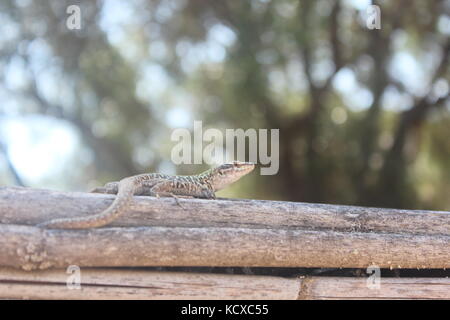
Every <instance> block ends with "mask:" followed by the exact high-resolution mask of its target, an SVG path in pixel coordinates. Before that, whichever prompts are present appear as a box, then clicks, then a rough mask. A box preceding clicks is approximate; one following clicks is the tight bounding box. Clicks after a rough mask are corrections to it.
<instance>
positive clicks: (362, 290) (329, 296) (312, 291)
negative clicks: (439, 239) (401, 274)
mask: <svg viewBox="0 0 450 320" xmlns="http://www.w3.org/2000/svg"><path fill="white" fill-rule="evenodd" d="M299 299H307V300H336V299H345V300H362V299H372V300H381V299H383V300H385V299H388V300H393V299H420V300H423V299H450V279H449V278H381V279H380V286H379V288H374V287H372V286H368V285H367V279H366V278H340V277H312V278H306V279H304V280H303V283H302V289H301V291H300V294H299Z"/></svg>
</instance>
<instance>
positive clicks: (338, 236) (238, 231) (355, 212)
mask: <svg viewBox="0 0 450 320" xmlns="http://www.w3.org/2000/svg"><path fill="white" fill-rule="evenodd" d="M112 199H113V197H111V196H106V195H91V194H85V193H61V192H54V191H46V190H35V189H26V188H2V189H1V190H0V222H1V223H2V224H0V243H1V244H2V245H1V246H0V265H1V266H9V267H17V268H23V269H26V270H33V269H45V268H50V267H57V268H65V267H67V266H68V265H70V264H75V265H78V266H80V267H105V266H114V267H119V266H246V267H255V266H258V267H327V268H333V267H336V268H365V267H367V266H369V265H376V266H379V267H380V268H449V267H450V231H449V228H450V223H449V222H450V220H449V217H450V214H448V213H447V212H429V211H402V210H391V209H375V208H372V209H368V208H360V207H345V206H332V205H315V204H296V203H292V202H277V201H258V200H217V201H212V200H210V201H208V200H198V199H181V200H180V202H181V206H179V205H177V204H176V203H175V201H174V199H155V198H151V197H137V199H136V204H134V205H133V207H132V208H131V210H130V213H129V214H126V215H125V216H124V217H122V218H121V219H120V220H119V221H117V222H115V223H114V224H113V225H112V226H107V227H104V228H98V229H90V230H46V229H40V228H37V227H34V226H30V224H31V225H34V224H36V223H39V222H42V221H45V220H48V219H50V218H53V217H64V216H65V217H67V216H75V215H87V214H92V213H93V212H98V211H99V210H102V209H104V208H105V207H107V206H108V205H109V204H110V202H111V200H112Z"/></svg>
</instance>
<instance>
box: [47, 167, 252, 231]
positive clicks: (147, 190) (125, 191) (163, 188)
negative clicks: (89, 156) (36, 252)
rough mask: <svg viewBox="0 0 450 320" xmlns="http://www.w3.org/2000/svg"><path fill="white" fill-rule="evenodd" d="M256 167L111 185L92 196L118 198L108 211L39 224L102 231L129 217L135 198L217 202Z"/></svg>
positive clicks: (158, 176)
mask: <svg viewBox="0 0 450 320" xmlns="http://www.w3.org/2000/svg"><path fill="white" fill-rule="evenodd" d="M254 167H255V164H254V163H250V162H239V161H235V162H232V163H226V164H223V165H220V166H219V167H217V168H214V169H210V170H207V171H205V172H203V173H201V174H198V175H193V176H172V175H165V174H160V173H149V174H140V175H137V176H133V177H128V178H125V179H123V180H121V181H119V182H110V183H107V184H106V185H105V186H104V187H102V188H96V189H94V190H92V192H96V193H112V194H117V196H116V199H115V200H114V201H113V203H112V204H111V206H109V208H107V209H106V210H104V211H102V212H100V213H98V214H94V215H92V216H87V217H75V218H66V219H53V220H50V221H47V222H44V223H41V224H39V225H38V226H39V227H43V228H51V229H87V228H96V227H101V226H104V225H106V224H109V223H111V222H112V221H114V220H116V219H117V218H118V217H119V216H120V215H122V214H123V213H125V212H126V211H127V210H128V208H129V207H130V205H131V202H132V201H133V196H134V195H149V196H156V197H160V196H163V197H165V196H172V197H175V199H176V197H177V196H190V197H196V198H205V199H215V192H216V191H218V190H221V189H223V188H225V187H226V186H228V185H229V184H231V183H233V182H235V181H237V180H239V179H240V178H241V177H242V176H244V175H246V174H248V173H250V172H251V171H252V170H253V169H254Z"/></svg>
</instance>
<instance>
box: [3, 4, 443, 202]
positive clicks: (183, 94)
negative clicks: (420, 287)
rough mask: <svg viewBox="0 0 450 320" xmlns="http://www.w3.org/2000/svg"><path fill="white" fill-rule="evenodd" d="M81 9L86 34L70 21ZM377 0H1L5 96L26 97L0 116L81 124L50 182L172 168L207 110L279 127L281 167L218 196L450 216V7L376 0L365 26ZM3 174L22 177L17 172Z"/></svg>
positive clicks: (7, 179)
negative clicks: (17, 73) (179, 145)
mask: <svg viewBox="0 0 450 320" xmlns="http://www.w3.org/2000/svg"><path fill="white" fill-rule="evenodd" d="M72 4H77V5H79V6H80V8H81V14H82V28H81V29H80V30H68V29H67V27H66V26H65V22H66V18H67V16H68V14H67V13H66V8H67V6H68V5H72ZM369 4H370V2H367V3H366V2H365V1H338V0H333V1H325V0H316V1H314V0H303V1H291V0H278V1H269V0H265V1H262V0H252V1H211V0H210V1H206V0H196V1H175V0H172V1H167V0H164V1H162V0H161V1H144V0H134V1H113V0H105V1H97V2H95V1H61V0H58V1H57V0H51V1H45V2H39V3H38V2H33V1H24V0H20V1H19V0H17V1H13V0H5V1H2V2H1V4H0V10H1V15H0V20H1V21H2V24H1V26H0V28H3V31H0V34H2V36H1V38H0V70H1V71H2V72H0V73H1V74H2V76H0V81H1V82H0V94H1V96H2V97H3V99H6V98H7V99H9V100H13V101H15V102H16V103H15V104H9V105H3V106H0V112H1V113H0V116H4V117H6V116H8V115H11V114H14V115H19V117H24V118H25V117H27V116H29V115H36V114H37V115H43V116H45V117H49V118H53V119H56V120H57V121H59V122H62V123H64V124H65V125H66V126H67V127H70V128H71V129H72V130H75V132H76V133H77V134H78V136H79V138H80V144H79V145H78V146H77V152H74V153H73V157H72V159H71V160H70V161H68V162H67V163H65V164H64V169H62V170H60V171H54V172H52V173H51V174H50V176H51V178H47V180H45V179H44V180H42V181H41V185H42V186H43V185H45V184H46V183H48V185H49V186H56V185H57V186H58V187H66V188H78V187H81V186H83V185H84V186H86V185H88V184H98V183H103V182H106V181H111V180H117V179H120V178H121V177H124V176H128V175H132V174H137V173H142V172H149V171H164V170H168V171H171V170H174V168H173V167H172V166H171V164H170V149H171V146H172V145H173V144H172V143H171V142H170V133H171V130H172V129H173V128H174V127H176V126H177V123H187V125H188V126H191V125H192V122H193V120H194V119H195V120H202V121H203V122H204V125H205V126H208V127H215V128H244V129H246V128H256V129H259V128H267V129H273V128H279V129H280V171H279V173H278V174H277V175H275V176H260V175H257V174H253V175H252V176H251V177H249V178H248V179H244V180H242V182H240V183H239V184H236V186H234V187H233V188H232V189H230V190H228V191H225V192H224V193H222V194H221V195H222V196H239V197H253V198H260V199H283V200H292V201H308V202H324V203H340V204H358V205H370V206H385V207H399V208H427V209H447V210H448V209H449V207H450V206H449V205H450V202H449V200H448V199H449V196H448V195H449V194H450V161H449V159H450V158H449V156H450V139H449V137H450V117H449V110H450V107H449V99H448V96H449V80H450V70H449V69H450V68H449V67H448V65H449V63H448V62H449V50H450V44H449V34H450V26H449V25H450V22H449V21H450V1H419V0H415V1H403V0H398V1H379V2H375V4H377V5H380V7H381V26H382V27H381V29H380V30H376V29H375V30H369V29H368V28H367V27H366V18H367V17H366V16H365V13H366V7H367V5H369ZM17 59H20V60H19V61H21V63H23V65H24V67H23V69H24V70H25V72H24V74H25V75H24V76H23V78H24V81H23V82H24V83H23V84H22V85H16V86H14V85H11V83H10V82H11V80H10V79H9V78H10V77H11V72H7V70H8V68H10V65H11V64H13V63H16V62H17V61H18V60H17ZM15 61H16V62H15ZM48 87H50V88H48ZM180 117H182V118H183V117H184V118H186V119H187V120H186V119H185V120H183V119H181V120H180V119H179V121H178V122H176V121H175V122H174V119H177V118H180ZM180 121H181V122H180ZM183 121H184V122H183ZM3 140H4V141H2V143H3V144H4V145H6V146H8V145H9V144H11V143H14V141H9V140H8V139H3ZM4 149H5V150H7V149H8V148H4ZM4 154H5V156H6V157H5V158H8V153H7V152H4ZM30 161H32V159H30ZM10 164H11V161H10ZM1 168H2V169H4V170H3V171H4V172H3V173H2V174H1V179H2V181H3V183H5V184H8V183H9V184H12V183H14V179H13V177H14V176H13V175H11V174H7V173H5V172H7V171H8V170H12V171H14V166H7V165H4V166H2V167H1ZM203 169H205V167H204V166H202V167H201V168H199V167H198V166H193V165H191V166H183V167H180V168H177V171H178V173H180V174H189V173H196V172H198V171H200V170H203ZM16 174H20V172H19V173H17V172H16ZM48 179H49V180H48ZM24 180H25V181H26V177H24ZM15 181H16V182H17V181H18V180H17V179H16V180H15ZM61 181H63V182H64V183H62V184H61ZM56 182H58V183H56Z"/></svg>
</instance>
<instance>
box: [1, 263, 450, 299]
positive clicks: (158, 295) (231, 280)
mask: <svg viewBox="0 0 450 320" xmlns="http://www.w3.org/2000/svg"><path fill="white" fill-rule="evenodd" d="M79 276H80V277H79V279H80V280H81V282H80V289H73V288H72V289H70V287H68V286H67V282H68V280H69V283H70V284H71V285H73V284H74V283H73V281H72V279H69V277H73V275H72V274H68V273H66V270H65V269H52V270H45V271H33V272H25V271H20V270H16V269H10V268H0V299H194V300H198V299H233V300H250V299H251V300H258V299H283V300H294V299H450V279H446V278H386V277H382V278H381V279H380V283H379V287H376V288H374V287H373V286H372V283H371V282H370V283H369V284H370V285H368V282H367V278H349V277H300V278H282V277H274V276H254V275H225V274H210V273H209V274H205V273H185V272H156V271H146V270H126V269H114V268H81V270H80V274H79Z"/></svg>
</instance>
